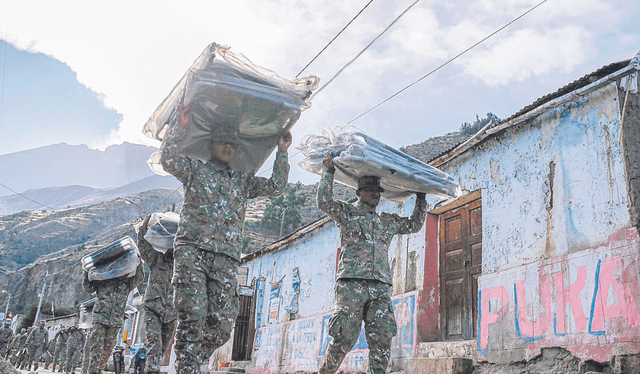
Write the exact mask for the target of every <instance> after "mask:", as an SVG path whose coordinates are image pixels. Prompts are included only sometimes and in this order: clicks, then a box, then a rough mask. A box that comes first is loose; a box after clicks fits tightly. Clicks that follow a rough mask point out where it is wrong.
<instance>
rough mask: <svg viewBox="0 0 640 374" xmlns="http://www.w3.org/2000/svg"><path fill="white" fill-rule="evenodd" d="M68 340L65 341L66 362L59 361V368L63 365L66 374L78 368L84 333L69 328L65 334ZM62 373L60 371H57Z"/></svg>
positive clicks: (74, 327) (74, 328) (75, 328)
mask: <svg viewBox="0 0 640 374" xmlns="http://www.w3.org/2000/svg"><path fill="white" fill-rule="evenodd" d="M67 335H68V338H67V341H66V355H65V356H66V362H63V361H62V359H61V360H60V367H61V368H62V364H63V363H64V371H65V372H67V373H73V372H74V371H75V369H76V366H78V362H79V361H80V358H81V357H82V353H83V350H82V348H83V347H84V339H85V337H84V332H82V330H80V329H79V328H78V327H76V326H73V327H71V328H69V332H68V333H67ZM59 371H62V370H59Z"/></svg>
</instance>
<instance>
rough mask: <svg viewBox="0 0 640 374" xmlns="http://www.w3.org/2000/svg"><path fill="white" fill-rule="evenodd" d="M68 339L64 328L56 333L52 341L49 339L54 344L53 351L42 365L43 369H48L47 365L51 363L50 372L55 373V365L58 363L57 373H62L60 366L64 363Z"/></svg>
mask: <svg viewBox="0 0 640 374" xmlns="http://www.w3.org/2000/svg"><path fill="white" fill-rule="evenodd" d="M68 337H69V335H68V334H67V329H65V328H64V327H63V328H61V329H60V331H58V332H57V333H56V335H55V336H54V337H53V339H51V343H53V344H54V350H53V352H52V354H51V356H50V357H48V358H47V360H46V361H45V363H44V368H45V369H47V368H48V367H49V364H50V363H52V362H53V366H52V367H51V371H55V370H56V365H57V364H58V362H59V363H60V368H59V370H58V371H59V372H61V371H62V366H63V364H64V362H65V359H64V358H65V352H66V350H67V338H68Z"/></svg>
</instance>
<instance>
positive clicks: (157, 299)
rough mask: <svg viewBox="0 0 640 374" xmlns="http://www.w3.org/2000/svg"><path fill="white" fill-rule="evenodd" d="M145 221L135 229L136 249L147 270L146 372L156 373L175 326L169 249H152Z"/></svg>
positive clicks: (144, 305)
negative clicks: (136, 236) (164, 250)
mask: <svg viewBox="0 0 640 374" xmlns="http://www.w3.org/2000/svg"><path fill="white" fill-rule="evenodd" d="M146 233H147V227H146V222H145V224H144V225H142V226H141V227H140V229H139V232H138V249H139V250H140V255H141V256H142V259H143V260H144V262H145V263H146V264H147V266H148V267H149V270H150V274H149V281H148V283H147V290H146V292H145V294H144V304H143V308H144V322H145V326H146V330H147V343H146V347H147V360H146V364H147V368H146V373H159V372H160V361H161V360H162V357H163V356H164V354H165V353H166V351H167V349H168V348H169V342H170V340H171V335H172V334H173V330H174V328H175V321H176V312H175V309H174V308H173V286H172V285H171V276H172V275H173V250H169V251H167V252H166V253H164V254H163V253H162V252H159V251H156V250H155V249H153V247H152V246H151V244H149V242H148V241H146V240H145V239H144V235H145V234H146Z"/></svg>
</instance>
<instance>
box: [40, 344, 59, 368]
mask: <svg viewBox="0 0 640 374" xmlns="http://www.w3.org/2000/svg"><path fill="white" fill-rule="evenodd" d="M55 351H56V341H55V340H54V339H51V340H49V343H47V348H46V349H45V351H44V353H43V354H42V356H41V357H40V359H41V360H43V361H44V366H43V368H44V369H46V368H47V366H49V364H50V363H51V361H53V353H54V352H55Z"/></svg>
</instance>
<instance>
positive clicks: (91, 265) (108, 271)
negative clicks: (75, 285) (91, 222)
mask: <svg viewBox="0 0 640 374" xmlns="http://www.w3.org/2000/svg"><path fill="white" fill-rule="evenodd" d="M81 262H82V268H83V269H84V270H85V271H86V272H87V275H88V276H89V280H90V281H96V280H106V279H114V278H120V277H124V276H128V277H129V276H133V275H134V274H135V272H136V269H137V267H138V265H140V264H141V263H142V262H141V261H140V256H139V254H138V246H136V243H135V242H134V241H133V239H132V238H131V237H129V236H125V237H124V238H122V239H119V240H117V241H115V242H113V243H111V244H109V245H106V246H104V247H102V248H100V249H98V250H97V251H95V252H93V253H91V254H89V255H86V256H84V257H83V258H82V260H81Z"/></svg>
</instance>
